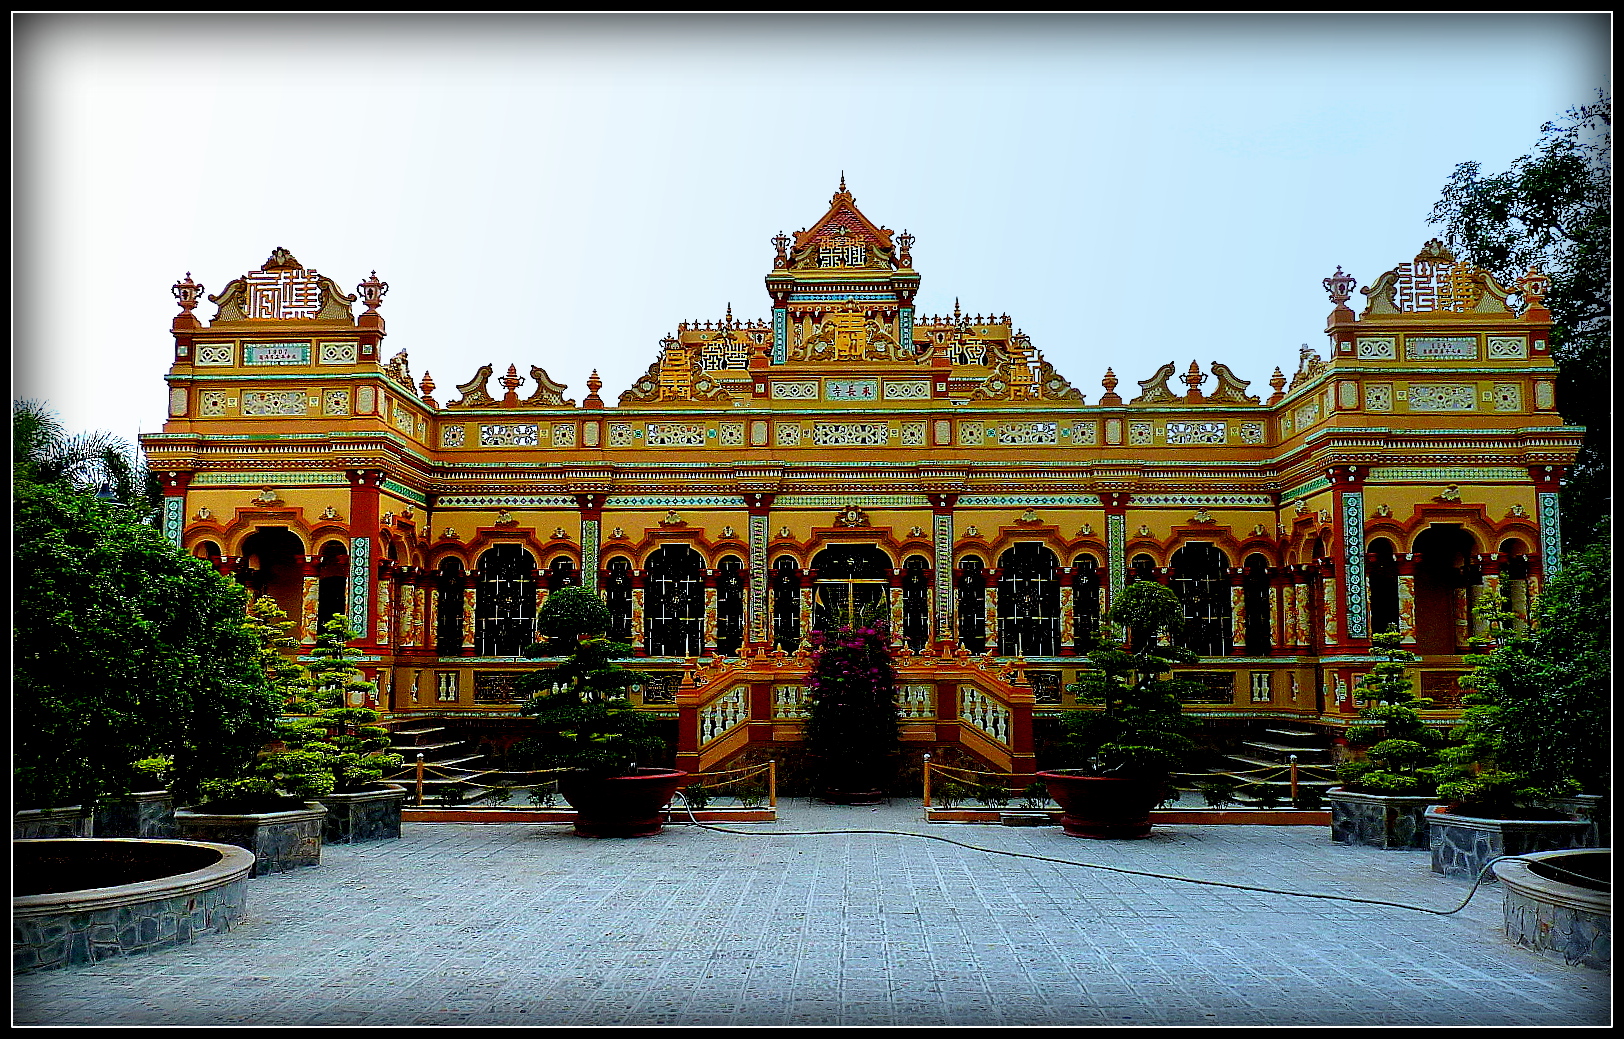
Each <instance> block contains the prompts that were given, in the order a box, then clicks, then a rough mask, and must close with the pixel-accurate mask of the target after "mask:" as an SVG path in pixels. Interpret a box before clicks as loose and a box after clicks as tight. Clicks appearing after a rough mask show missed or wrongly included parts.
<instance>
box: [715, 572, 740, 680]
mask: <svg viewBox="0 0 1624 1039" xmlns="http://www.w3.org/2000/svg"><path fill="white" fill-rule="evenodd" d="M743 644H744V562H743V560H741V559H740V558H739V557H738V556H724V557H722V561H721V563H720V564H718V565H717V567H716V652H717V653H719V654H721V655H722V656H725V657H730V656H733V655H735V654H737V653H738V652H739V647H740V646H741V645H743Z"/></svg>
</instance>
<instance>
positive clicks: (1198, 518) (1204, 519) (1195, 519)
mask: <svg viewBox="0 0 1624 1039" xmlns="http://www.w3.org/2000/svg"><path fill="white" fill-rule="evenodd" d="M1190 522H1191V523H1211V522H1213V519H1212V513H1210V512H1208V511H1207V510H1206V509H1196V510H1195V515H1194V516H1191V517H1190Z"/></svg>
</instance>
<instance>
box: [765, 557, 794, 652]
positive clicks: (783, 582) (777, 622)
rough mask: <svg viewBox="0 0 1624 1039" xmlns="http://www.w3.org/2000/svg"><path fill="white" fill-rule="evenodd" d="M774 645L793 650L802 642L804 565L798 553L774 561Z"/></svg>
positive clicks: (785, 649)
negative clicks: (798, 561) (802, 568)
mask: <svg viewBox="0 0 1624 1039" xmlns="http://www.w3.org/2000/svg"><path fill="white" fill-rule="evenodd" d="M772 586H773V645H774V646H777V647H778V648H779V649H781V650H783V651H784V652H785V653H793V652H795V650H796V649H797V648H799V647H800V645H801V568H800V566H799V565H798V564H797V563H796V562H795V557H794V556H779V557H778V558H777V559H775V560H774V561H773V572H772Z"/></svg>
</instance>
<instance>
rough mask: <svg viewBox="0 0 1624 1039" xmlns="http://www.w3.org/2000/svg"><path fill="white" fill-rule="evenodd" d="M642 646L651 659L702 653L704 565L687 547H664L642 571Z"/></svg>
mask: <svg viewBox="0 0 1624 1039" xmlns="http://www.w3.org/2000/svg"><path fill="white" fill-rule="evenodd" d="M643 573H644V577H643V587H644V593H643V594H644V600H643V624H644V629H645V630H644V635H643V644H644V646H646V647H647V649H648V654H649V656H651V657H697V656H699V655H700V654H701V653H703V652H704V651H705V561H704V560H703V559H702V558H700V555H699V553H698V552H695V551H694V550H693V549H691V548H689V547H688V546H687V545H667V546H665V547H664V548H662V549H658V550H656V551H655V552H654V553H653V554H652V555H650V556H649V557H648V564H647V566H645V567H644V570H643Z"/></svg>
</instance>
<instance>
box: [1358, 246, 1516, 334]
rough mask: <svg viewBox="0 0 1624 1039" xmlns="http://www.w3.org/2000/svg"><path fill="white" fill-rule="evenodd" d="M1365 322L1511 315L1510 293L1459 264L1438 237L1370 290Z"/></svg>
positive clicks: (1479, 272)
mask: <svg viewBox="0 0 1624 1039" xmlns="http://www.w3.org/2000/svg"><path fill="white" fill-rule="evenodd" d="M1359 291H1360V292H1361V293H1362V294H1364V295H1365V296H1366V297H1367V302H1366V304H1365V310H1364V313H1363V314H1362V315H1360V316H1361V317H1371V316H1376V315H1383V314H1411V313H1420V312H1429V311H1447V312H1452V313H1457V314H1459V313H1475V314H1509V313H1511V310H1510V307H1508V306H1507V297H1508V296H1509V295H1510V293H1511V290H1509V289H1507V288H1506V287H1505V286H1503V285H1501V284H1500V283H1499V282H1497V281H1495V279H1494V275H1492V274H1490V273H1489V272H1488V271H1486V270H1484V269H1482V268H1481V267H1475V266H1473V265H1472V264H1469V263H1464V262H1458V261H1457V260H1456V259H1455V254H1454V253H1452V252H1450V251H1449V248H1448V247H1447V246H1445V245H1444V243H1443V242H1442V241H1441V240H1439V239H1437V238H1433V239H1431V240H1429V241H1428V242H1427V244H1426V245H1424V246H1422V247H1421V251H1420V252H1419V253H1417V254H1416V256H1415V259H1414V260H1412V261H1411V262H1409V263H1401V264H1399V265H1398V266H1397V267H1394V268H1393V269H1392V270H1390V271H1387V272H1385V273H1383V274H1382V275H1381V276H1380V277H1378V278H1377V279H1376V281H1375V282H1374V283H1373V284H1372V285H1370V286H1369V287H1368V288H1363V289H1360V290H1359Z"/></svg>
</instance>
